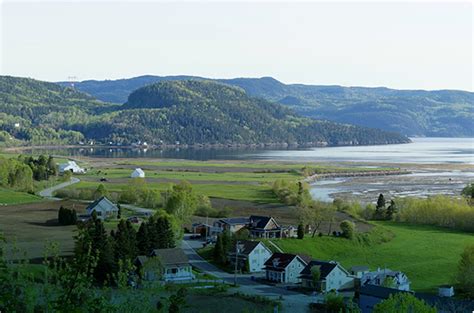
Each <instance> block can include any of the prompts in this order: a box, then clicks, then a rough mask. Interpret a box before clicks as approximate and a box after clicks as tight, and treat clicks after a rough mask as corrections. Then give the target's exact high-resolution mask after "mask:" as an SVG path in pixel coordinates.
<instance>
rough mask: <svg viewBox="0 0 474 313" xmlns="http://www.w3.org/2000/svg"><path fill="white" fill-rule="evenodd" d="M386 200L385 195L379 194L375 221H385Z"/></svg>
mask: <svg viewBox="0 0 474 313" xmlns="http://www.w3.org/2000/svg"><path fill="white" fill-rule="evenodd" d="M385 216H386V213H385V198H384V196H383V194H379V197H378V199H377V205H376V206H375V216H374V218H375V219H379V220H380V219H385Z"/></svg>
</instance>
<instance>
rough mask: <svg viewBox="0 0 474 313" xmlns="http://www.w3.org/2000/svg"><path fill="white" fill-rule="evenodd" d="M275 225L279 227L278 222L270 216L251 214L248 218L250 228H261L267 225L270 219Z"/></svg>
mask: <svg viewBox="0 0 474 313" xmlns="http://www.w3.org/2000/svg"><path fill="white" fill-rule="evenodd" d="M272 220H273V222H274V223H275V225H277V228H280V226H279V225H278V223H277V222H276V221H275V219H274V218H273V217H271V216H258V215H251V216H250V218H249V222H250V226H251V227H252V228H261V229H265V228H266V227H267V225H268V224H269V223H270V221H272Z"/></svg>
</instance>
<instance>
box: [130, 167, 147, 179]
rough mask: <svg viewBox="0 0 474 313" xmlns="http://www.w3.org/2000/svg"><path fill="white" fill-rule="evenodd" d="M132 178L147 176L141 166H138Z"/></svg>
mask: <svg viewBox="0 0 474 313" xmlns="http://www.w3.org/2000/svg"><path fill="white" fill-rule="evenodd" d="M130 177H131V178H137V177H138V178H145V172H144V171H143V170H142V169H141V168H136V169H135V170H134V171H133V172H132V174H131V175H130Z"/></svg>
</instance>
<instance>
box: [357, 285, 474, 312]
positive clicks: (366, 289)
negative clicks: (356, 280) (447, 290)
mask: <svg viewBox="0 0 474 313" xmlns="http://www.w3.org/2000/svg"><path fill="white" fill-rule="evenodd" d="M397 293H407V294H412V295H414V296H415V297H417V298H418V299H420V300H423V301H424V302H426V303H427V304H428V305H430V306H434V307H436V311H437V312H438V313H453V312H456V313H471V312H472V311H473V310H474V301H471V300H462V299H455V298H449V297H439V296H437V295H434V294H424V293H413V292H411V291H404V290H398V289H394V288H387V287H382V286H376V285H370V284H368V285H365V286H362V287H361V288H360V291H359V297H358V298H359V299H358V304H359V308H360V309H361V312H362V313H371V312H372V311H373V309H374V307H375V305H377V304H378V303H380V302H382V301H383V300H385V299H388V298H389V297H390V295H395V294H397Z"/></svg>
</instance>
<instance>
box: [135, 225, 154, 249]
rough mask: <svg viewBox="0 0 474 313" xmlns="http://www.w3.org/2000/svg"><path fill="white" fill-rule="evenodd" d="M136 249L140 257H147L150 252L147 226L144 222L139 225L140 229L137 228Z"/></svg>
mask: <svg viewBox="0 0 474 313" xmlns="http://www.w3.org/2000/svg"><path fill="white" fill-rule="evenodd" d="M137 249H138V253H139V254H140V255H148V254H150V252H151V250H152V247H151V243H150V236H149V234H148V224H147V223H146V222H143V223H141V225H140V228H138V232H137Z"/></svg>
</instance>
